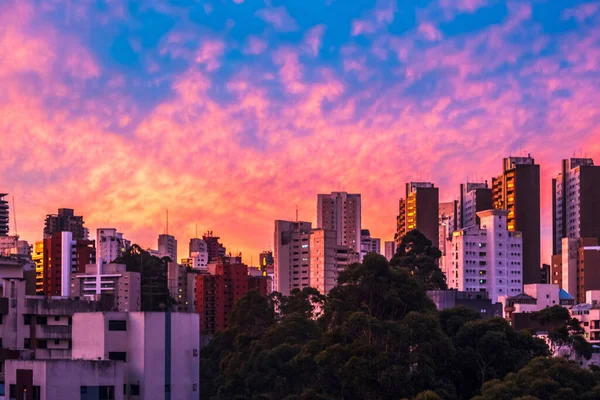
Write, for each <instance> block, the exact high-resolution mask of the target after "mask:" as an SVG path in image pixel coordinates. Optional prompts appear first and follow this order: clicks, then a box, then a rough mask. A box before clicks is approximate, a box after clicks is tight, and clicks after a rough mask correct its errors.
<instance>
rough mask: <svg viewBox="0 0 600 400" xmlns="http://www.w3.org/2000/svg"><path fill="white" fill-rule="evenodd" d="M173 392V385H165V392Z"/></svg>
mask: <svg viewBox="0 0 600 400" xmlns="http://www.w3.org/2000/svg"><path fill="white" fill-rule="evenodd" d="M170 392H171V385H165V393H170Z"/></svg>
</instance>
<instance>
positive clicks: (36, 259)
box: [31, 241, 44, 295]
mask: <svg viewBox="0 0 600 400" xmlns="http://www.w3.org/2000/svg"><path fill="white" fill-rule="evenodd" d="M31 260H32V261H33V264H34V265H35V294H38V295H43V294H44V241H40V242H35V244H34V245H33V253H32V255H31Z"/></svg>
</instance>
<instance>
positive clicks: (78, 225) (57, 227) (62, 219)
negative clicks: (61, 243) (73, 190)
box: [44, 208, 88, 240]
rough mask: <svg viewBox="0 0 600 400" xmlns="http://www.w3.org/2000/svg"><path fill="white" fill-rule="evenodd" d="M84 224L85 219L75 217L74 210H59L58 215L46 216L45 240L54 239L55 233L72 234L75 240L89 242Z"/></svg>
mask: <svg viewBox="0 0 600 400" xmlns="http://www.w3.org/2000/svg"><path fill="white" fill-rule="evenodd" d="M83 224H84V222H83V217H82V216H77V215H75V211H74V210H73V209H70V208H59V209H58V213H57V214H48V215H46V223H45V226H44V239H47V238H51V237H53V235H54V234H55V233H59V232H71V233H72V234H73V239H74V240H87V238H88V235H87V230H86V229H85V228H84V226H83Z"/></svg>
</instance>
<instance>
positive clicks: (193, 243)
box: [189, 238, 208, 257]
mask: <svg viewBox="0 0 600 400" xmlns="http://www.w3.org/2000/svg"><path fill="white" fill-rule="evenodd" d="M200 252H208V245H207V244H206V242H205V241H204V240H202V239H200V238H191V239H190V245H189V256H190V257H192V254H193V253H200Z"/></svg>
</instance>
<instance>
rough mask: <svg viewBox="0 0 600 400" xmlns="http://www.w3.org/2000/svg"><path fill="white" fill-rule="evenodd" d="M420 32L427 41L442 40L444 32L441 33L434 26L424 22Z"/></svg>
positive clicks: (419, 29)
mask: <svg viewBox="0 0 600 400" xmlns="http://www.w3.org/2000/svg"><path fill="white" fill-rule="evenodd" d="M418 31H419V33H420V34H421V35H423V37H425V39H427V40H430V41H435V40H440V39H442V32H440V31H439V30H438V29H437V28H436V27H435V26H434V25H433V24H431V23H428V22H423V23H422V24H420V25H419V28H418Z"/></svg>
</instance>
